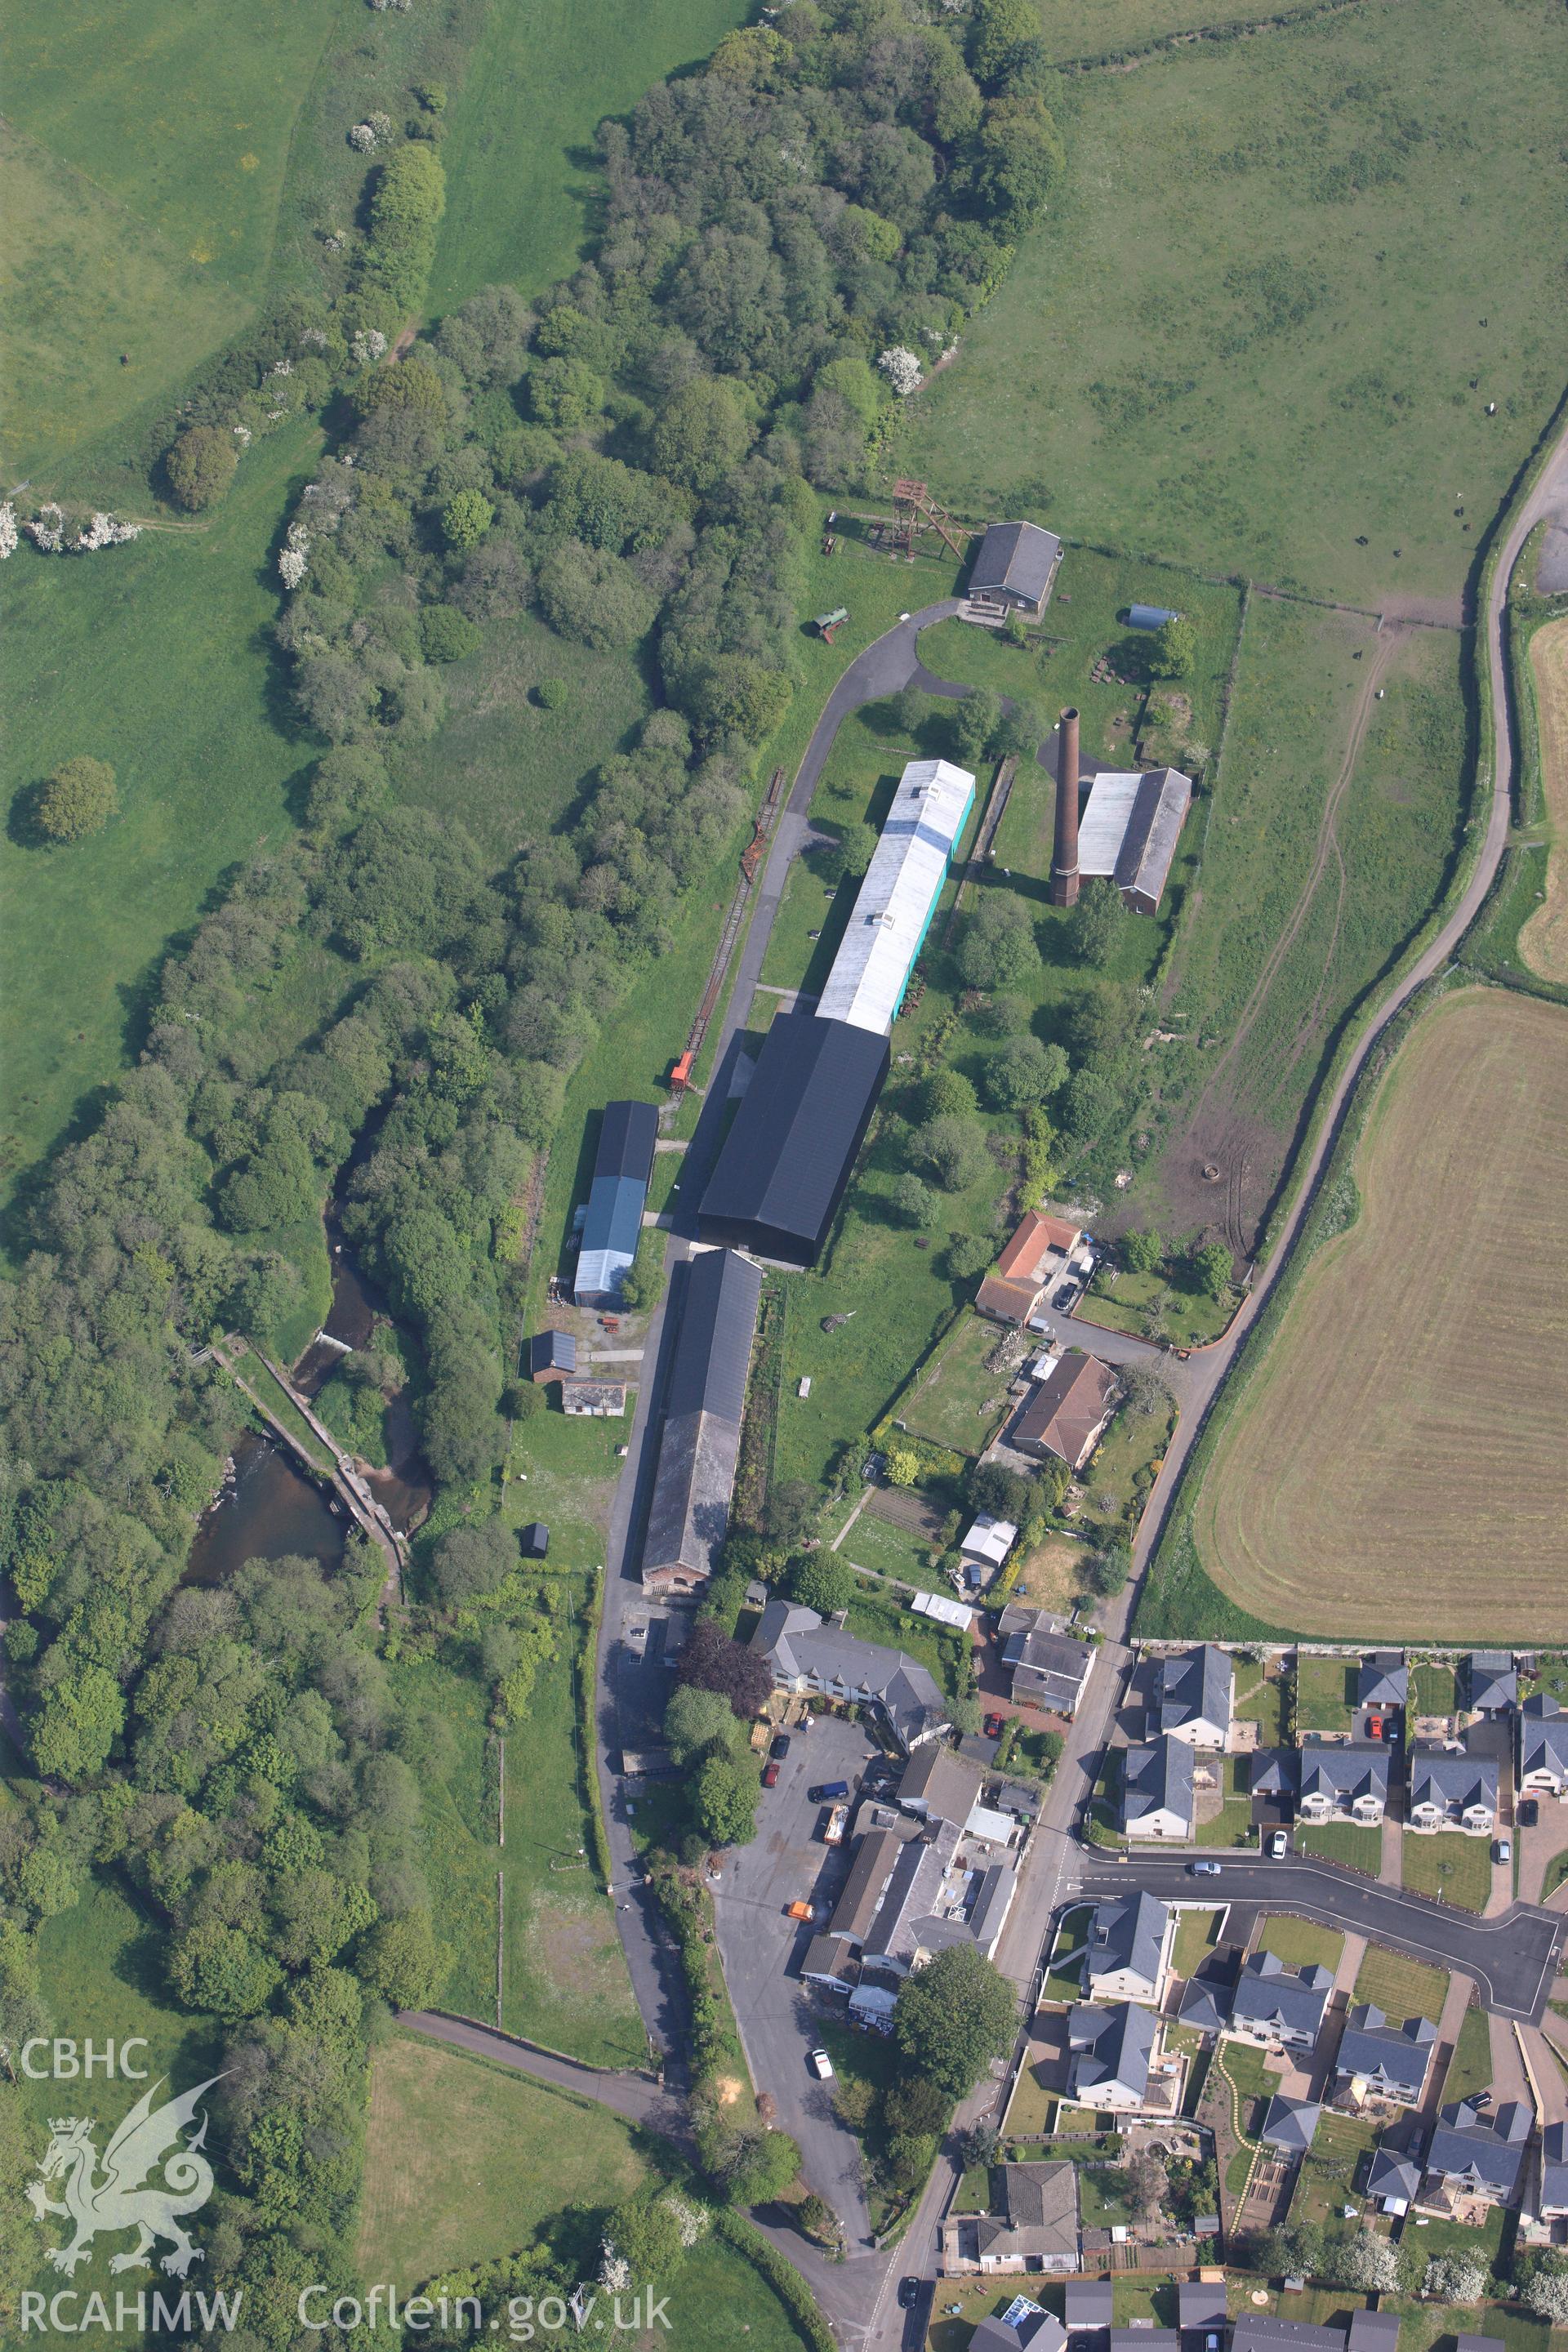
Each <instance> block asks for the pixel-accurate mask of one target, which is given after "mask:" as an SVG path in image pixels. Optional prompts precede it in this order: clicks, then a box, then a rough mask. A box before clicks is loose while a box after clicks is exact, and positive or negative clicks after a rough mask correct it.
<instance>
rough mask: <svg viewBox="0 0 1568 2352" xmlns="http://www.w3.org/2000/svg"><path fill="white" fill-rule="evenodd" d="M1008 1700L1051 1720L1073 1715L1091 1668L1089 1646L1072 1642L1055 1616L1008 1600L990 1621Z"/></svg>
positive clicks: (1092, 1654)
mask: <svg viewBox="0 0 1568 2352" xmlns="http://www.w3.org/2000/svg"><path fill="white" fill-rule="evenodd" d="M996 1634H997V1639H998V1640H999V1641H1000V1643H1001V1644H1002V1664H1003V1666H1004V1667H1005V1670H1006V1673H1007V1675H1008V1678H1009V1682H1010V1685H1011V1688H1012V1693H1013V1696H1014V1697H1015V1698H1016V1700H1018V1701H1019V1703H1020V1704H1021V1705H1022V1706H1038V1707H1044V1708H1045V1709H1046V1711H1047V1713H1048V1714H1051V1715H1067V1716H1070V1715H1074V1714H1076V1713H1077V1711H1078V1706H1079V1700H1080V1699H1081V1698H1082V1696H1083V1693H1084V1685H1086V1684H1087V1682H1088V1681H1089V1674H1090V1671H1091V1669H1092V1668H1093V1665H1094V1647H1093V1644H1092V1643H1089V1642H1075V1641H1074V1640H1073V1638H1072V1636H1071V1635H1070V1634H1069V1633H1068V1631H1067V1628H1066V1626H1065V1625H1064V1624H1063V1623H1062V1621H1061V1619H1060V1618H1059V1617H1052V1616H1050V1615H1049V1614H1048V1613H1047V1612H1046V1611H1045V1610H1043V1609H1030V1608H1028V1607H1026V1605H1025V1603H1023V1602H1022V1601H1009V1602H1008V1604H1007V1606H1006V1608H1005V1609H1004V1610H1003V1612H1002V1614H1001V1615H1000V1617H999V1618H998V1619H997V1620H996Z"/></svg>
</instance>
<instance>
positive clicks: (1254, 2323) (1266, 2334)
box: [1230, 2311, 1345, 2352]
mask: <svg viewBox="0 0 1568 2352" xmlns="http://www.w3.org/2000/svg"><path fill="white" fill-rule="evenodd" d="M1230 2352H1345V2331H1344V2329H1343V2328H1342V2327H1314V2326H1312V2325H1311V2323H1310V2321H1309V2320H1305V2319H1279V2318H1276V2316H1275V2315H1274V2314H1273V2313H1272V2312H1250V2311H1246V2312H1243V2313H1242V2314H1241V2315H1240V2316H1239V2317H1238V2318H1237V2322H1236V2326H1235V2329H1234V2330H1233V2332H1232V2335H1231V2339H1230Z"/></svg>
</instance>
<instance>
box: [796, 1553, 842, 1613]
mask: <svg viewBox="0 0 1568 2352" xmlns="http://www.w3.org/2000/svg"><path fill="white" fill-rule="evenodd" d="M789 1591H790V1599H791V1600H792V1601H799V1602H800V1605H801V1607H802V1608H803V1609H815V1610H816V1613H817V1615H818V1616H819V1617H836V1616H837V1614H838V1612H839V1611H840V1610H841V1609H847V1608H848V1606H849V1604H850V1602H851V1601H853V1600H854V1598H855V1571H854V1570H853V1569H852V1568H851V1567H850V1565H849V1563H848V1561H847V1559H840V1557H839V1555H838V1554H837V1552H832V1551H816V1552H810V1553H808V1554H807V1555H806V1557H805V1559H797V1560H796V1561H795V1566H794V1567H793V1568H792V1569H791V1570H790V1578H789Z"/></svg>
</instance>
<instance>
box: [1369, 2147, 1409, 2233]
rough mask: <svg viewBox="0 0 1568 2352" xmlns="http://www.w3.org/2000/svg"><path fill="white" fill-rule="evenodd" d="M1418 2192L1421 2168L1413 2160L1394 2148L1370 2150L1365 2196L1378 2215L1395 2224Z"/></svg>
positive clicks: (1407, 2210)
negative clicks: (1389, 2217)
mask: <svg viewBox="0 0 1568 2352" xmlns="http://www.w3.org/2000/svg"><path fill="white" fill-rule="evenodd" d="M1420 2191H1421V2167H1420V2166H1419V2165H1418V2164H1417V2163H1416V2161H1415V2158H1414V2157H1413V2156H1402V2155H1401V2154H1400V2153H1399V2151H1398V2149H1397V2148H1392V2147H1374V2148H1373V2152H1372V2161H1371V2163H1370V2164H1369V2165H1368V2167H1367V2174H1366V2193H1367V2196H1368V2197H1369V2198H1370V2199H1371V2200H1372V2202H1373V2204H1374V2205H1376V2206H1377V2208H1378V2210H1380V2211H1381V2212H1384V2213H1387V2214H1390V2215H1391V2216H1392V2217H1393V2218H1394V2220H1396V2221H1397V2220H1398V2219H1399V2218H1400V2217H1401V2216H1402V2215H1404V2214H1405V2213H1408V2212H1409V2210H1410V2208H1411V2207H1412V2205H1414V2204H1415V2200H1416V2198H1417V2197H1418V2196H1419V2194H1420Z"/></svg>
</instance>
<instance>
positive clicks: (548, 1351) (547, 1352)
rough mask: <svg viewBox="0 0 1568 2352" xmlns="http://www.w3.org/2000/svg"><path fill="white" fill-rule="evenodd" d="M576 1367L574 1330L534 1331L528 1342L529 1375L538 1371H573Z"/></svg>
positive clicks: (531, 1375)
mask: <svg viewBox="0 0 1568 2352" xmlns="http://www.w3.org/2000/svg"><path fill="white" fill-rule="evenodd" d="M576 1369H577V1334H576V1333H575V1331H536V1332H535V1333H534V1334H533V1337H532V1338H531V1339H530V1341H529V1343H528V1370H529V1374H530V1377H533V1376H534V1375H536V1374H537V1373H540V1372H574V1371H575V1370H576Z"/></svg>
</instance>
